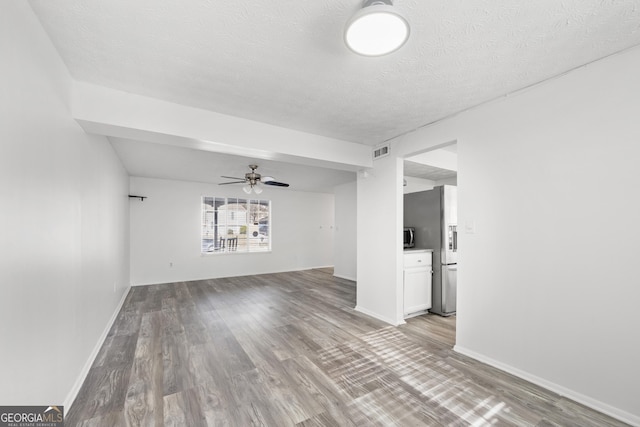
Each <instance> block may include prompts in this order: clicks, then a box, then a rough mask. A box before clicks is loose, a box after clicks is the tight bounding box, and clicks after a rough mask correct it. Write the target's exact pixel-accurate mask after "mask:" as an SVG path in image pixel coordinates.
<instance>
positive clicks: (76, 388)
mask: <svg viewBox="0 0 640 427" xmlns="http://www.w3.org/2000/svg"><path fill="white" fill-rule="evenodd" d="M130 290H131V287H130V286H129V287H127V289H126V291H125V292H124V293H123V294H122V298H120V302H118V305H117V306H116V309H115V310H114V312H113V314H112V315H111V318H110V319H109V322H108V323H107V326H106V327H105V328H104V331H102V334H101V335H100V338H98V342H97V343H96V346H95V347H94V348H93V351H92V352H91V354H90V355H89V358H88V359H87V362H86V363H85V364H84V367H83V368H82V371H80V374H79V375H78V378H77V379H76V382H75V383H74V384H73V387H71V390H70V391H69V393H68V394H67V397H65V399H64V403H63V405H64V408H65V412H67V413H68V412H69V408H71V405H72V404H73V401H74V400H76V397H77V396H78V392H80V388H81V387H82V383H84V380H85V379H86V378H87V375H88V374H89V369H91V365H93V362H94V361H95V360H96V357H98V353H99V352H100V349H101V348H102V345H103V344H104V341H105V339H107V335H108V334H109V331H110V330H111V327H112V326H113V323H114V322H115V321H116V318H117V317H118V313H120V309H121V308H122V306H123V305H124V301H125V300H126V299H127V295H129V291H130Z"/></svg>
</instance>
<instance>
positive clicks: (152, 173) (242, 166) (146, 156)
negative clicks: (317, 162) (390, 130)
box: [109, 137, 356, 193]
mask: <svg viewBox="0 0 640 427" xmlns="http://www.w3.org/2000/svg"><path fill="white" fill-rule="evenodd" d="M109 140H110V141H111V145H112V146H113V148H114V149H115V150H116V153H117V154H118V157H120V159H121V160H122V163H123V164H124V167H125V168H126V169H127V171H128V172H129V174H130V175H132V176H141V177H147V178H159V179H171V180H179V181H195V182H206V183H212V184H219V183H221V182H229V181H231V180H229V179H225V178H222V177H221V175H226V176H233V177H240V178H242V177H244V174H245V173H247V172H250V170H249V165H250V164H257V165H258V170H257V171H256V172H258V173H260V174H261V175H262V176H271V177H273V178H274V179H275V180H276V181H281V182H286V183H288V184H290V187H289V188H288V189H283V188H278V187H268V190H269V192H271V191H288V190H289V189H290V190H295V191H314V192H323V193H332V192H333V187H335V186H336V185H340V184H344V183H347V182H351V181H355V180H356V174H355V172H347V171H338V170H333V169H325V168H319V167H311V166H301V165H295V164H292V163H283V162H276V161H272V160H264V159H253V158H250V157H241V156H232V155H228V154H220V153H213V152H211V151H200V150H194V149H189V148H181V147H175V146H171V145H164V144H156V143H152V142H142V141H133V140H129V139H124V138H114V137H111V138H109ZM241 187H242V186H241V185H238V186H237V188H238V190H240V188H241Z"/></svg>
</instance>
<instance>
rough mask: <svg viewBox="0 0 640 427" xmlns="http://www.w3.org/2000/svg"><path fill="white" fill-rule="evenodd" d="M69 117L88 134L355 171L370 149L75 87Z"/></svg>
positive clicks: (364, 164)
mask: <svg viewBox="0 0 640 427" xmlns="http://www.w3.org/2000/svg"><path fill="white" fill-rule="evenodd" d="M71 113H72V115H73V117H74V118H75V120H76V121H77V122H78V123H79V124H80V126H82V128H83V129H84V130H85V132H87V133H93V134H98V135H104V136H115V137H120V138H129V139H138V140H141V141H146V142H154V143H158V144H168V145H174V146H179V147H185V148H191V149H196V150H203V151H212V152H218V153H224V154H232V155H241V156H247V157H255V158H260V159H268V160H278V161H284V162H291V163H297V164H303V165H309V166H320V167H328V168H333V169H340V170H349V171H357V170H361V169H364V168H369V167H371V166H372V155H371V147H370V146H368V145H363V144H358V143H354V142H350V141H343V140H339V139H334V138H328V137H324V136H320V135H314V134H310V133H305V132H300V131H296V130H292V129H287V128H283V127H279V126H274V125H270V124H267V123H261V122H256V121H252V120H247V119H243V118H239V117H234V116H229V115H225V114H220V113H216V112H212V111H208V110H203V109H198V108H193V107H187V106H184V105H179V104H174V103H171V102H167V101H162V100H159V99H154V98H149V97H144V96H140V95H135V94H131V93H127V92H122V91H118V90H114V89H109V88H106V87H102V86H97V85H93V84H89V83H82V82H74V86H73V91H72V97H71Z"/></svg>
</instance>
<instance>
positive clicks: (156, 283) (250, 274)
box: [131, 265, 333, 287]
mask: <svg viewBox="0 0 640 427" xmlns="http://www.w3.org/2000/svg"><path fill="white" fill-rule="evenodd" d="M332 267H333V266H332V265H327V266H320V267H300V268H295V269H286V270H270V271H261V272H259V273H237V274H231V275H226V276H207V277H195V278H188V279H176V280H173V281H170V282H164V281H156V282H139V283H131V286H132V287H134V286H149V285H167V284H170V283H178V282H196V281H199V280H210V279H226V278H230V277H245V276H261V275H263V274H278V273H291V272H293V271H307V270H316V269H319V268H332Z"/></svg>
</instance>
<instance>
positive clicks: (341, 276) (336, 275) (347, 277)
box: [333, 273, 357, 282]
mask: <svg viewBox="0 0 640 427" xmlns="http://www.w3.org/2000/svg"><path fill="white" fill-rule="evenodd" d="M333 277H337V278H338V279H344V280H350V281H352V282H357V280H356V278H355V277H349V276H343V275H342V274H335V273H334V274H333Z"/></svg>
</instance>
